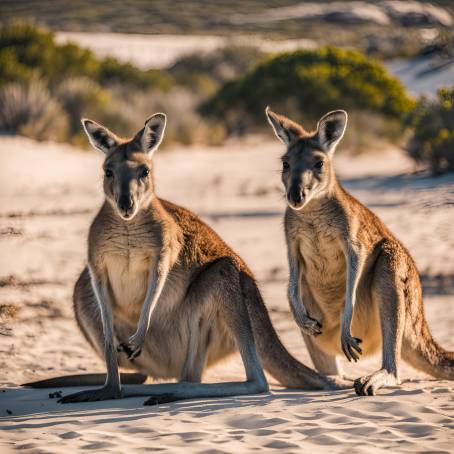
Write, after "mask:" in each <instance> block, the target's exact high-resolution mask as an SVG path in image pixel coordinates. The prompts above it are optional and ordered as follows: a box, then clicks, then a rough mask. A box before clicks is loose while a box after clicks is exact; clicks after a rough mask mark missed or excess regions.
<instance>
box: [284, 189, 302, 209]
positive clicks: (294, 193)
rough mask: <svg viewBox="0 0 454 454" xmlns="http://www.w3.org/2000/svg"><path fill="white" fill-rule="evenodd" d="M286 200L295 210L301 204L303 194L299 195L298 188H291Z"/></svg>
mask: <svg viewBox="0 0 454 454" xmlns="http://www.w3.org/2000/svg"><path fill="white" fill-rule="evenodd" d="M287 199H288V201H289V202H290V204H291V205H293V206H294V207H295V208H296V207H299V206H300V205H301V204H302V203H303V194H302V193H301V190H300V189H299V188H298V189H296V188H293V189H292V190H291V191H289V193H288V194H287Z"/></svg>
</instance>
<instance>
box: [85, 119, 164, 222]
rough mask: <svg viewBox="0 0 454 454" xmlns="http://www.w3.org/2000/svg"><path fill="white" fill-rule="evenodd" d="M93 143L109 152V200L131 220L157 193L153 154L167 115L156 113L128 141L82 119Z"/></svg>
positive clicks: (106, 163)
mask: <svg viewBox="0 0 454 454" xmlns="http://www.w3.org/2000/svg"><path fill="white" fill-rule="evenodd" d="M82 124H83V126H84V129H85V132H86V133H87V136H88V138H89V140H90V143H91V144H92V145H93V146H94V147H95V148H97V149H99V150H101V151H103V152H104V153H105V154H106V158H105V160H104V164H103V169H104V193H105V196H106V199H107V200H108V201H109V202H110V203H111V205H112V206H113V207H114V208H115V210H116V212H117V214H118V215H119V216H120V217H121V218H122V219H123V220H125V221H130V220H132V219H133V218H134V217H135V216H136V214H137V213H138V212H139V211H140V209H141V208H144V207H146V206H148V205H149V204H150V202H151V199H152V198H153V195H154V184H153V172H152V169H153V167H152V155H153V153H154V151H155V150H156V149H157V148H158V147H159V144H160V143H161V141H162V138H163V135H164V129H165V125H166V116H165V115H164V114H155V115H153V116H152V117H150V118H149V119H148V120H147V121H146V122H145V126H144V127H143V128H142V129H141V130H140V131H139V132H138V133H137V134H136V135H135V136H134V138H133V139H131V140H129V141H127V140H122V139H119V138H118V137H117V136H116V135H115V134H113V133H112V132H111V131H109V130H108V129H107V128H105V127H104V126H102V125H100V124H98V123H95V122H94V121H92V120H87V119H84V120H82Z"/></svg>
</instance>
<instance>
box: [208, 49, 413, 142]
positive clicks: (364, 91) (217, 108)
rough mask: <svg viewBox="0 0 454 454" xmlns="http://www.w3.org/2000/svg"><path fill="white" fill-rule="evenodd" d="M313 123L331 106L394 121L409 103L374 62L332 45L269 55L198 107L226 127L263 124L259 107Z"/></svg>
mask: <svg viewBox="0 0 454 454" xmlns="http://www.w3.org/2000/svg"><path fill="white" fill-rule="evenodd" d="M268 104H269V105H270V106H271V107H272V108H273V109H274V110H276V111H277V112H282V113H285V114H287V115H289V116H291V117H294V118H296V119H300V118H302V119H303V120H305V121H311V122H313V121H315V120H317V119H318V118H320V116H321V115H323V114H324V113H326V112H327V111H329V110H333V109H339V108H342V109H346V110H349V111H351V110H353V111H369V112H372V113H377V114H380V115H383V116H384V117H388V118H391V119H398V118H400V117H401V116H402V115H403V114H404V113H406V112H408V111H409V110H410V109H411V108H412V107H413V104H414V103H413V101H412V99H411V98H409V97H408V96H407V94H406V92H405V89H404V88H403V86H402V85H401V83H400V82H399V81H398V80H397V79H396V78H394V77H392V76H390V75H389V74H388V73H387V71H386V69H385V68H384V67H383V66H382V65H381V64H380V63H379V62H377V61H374V60H371V59H368V58H367V57H366V56H364V55H363V54H361V53H360V52H357V51H354V50H344V49H338V48H334V47H324V48H321V49H318V50H300V51H296V52H292V53H285V54H280V55H278V56H274V57H270V58H268V59H266V60H265V61H263V62H262V63H260V64H259V65H257V66H256V67H255V68H253V69H252V70H251V71H249V72H248V73H246V74H245V75H244V76H243V77H240V78H238V79H236V80H233V81H230V82H227V83H225V84H224V85H223V86H222V87H221V88H220V90H219V91H218V92H217V93H216V94H215V95H214V96H212V97H211V98H210V99H209V100H208V101H207V102H205V103H204V104H202V105H201V107H200V111H201V113H202V114H203V115H205V116H207V117H215V118H223V119H224V120H225V121H226V122H227V125H228V127H229V130H230V131H237V132H240V133H241V132H243V131H244V130H245V128H249V127H251V126H252V127H254V126H256V127H265V126H266V122H265V120H264V113H263V112H264V109H265V106H266V105H268Z"/></svg>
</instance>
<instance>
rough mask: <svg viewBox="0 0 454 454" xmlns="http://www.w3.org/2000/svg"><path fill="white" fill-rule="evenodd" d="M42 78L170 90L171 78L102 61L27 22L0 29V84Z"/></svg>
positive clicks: (127, 65)
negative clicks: (81, 80) (73, 79)
mask: <svg viewBox="0 0 454 454" xmlns="http://www.w3.org/2000/svg"><path fill="white" fill-rule="evenodd" d="M36 76H37V77H39V78H41V79H43V80H46V81H48V82H49V83H50V84H55V83H59V82H61V81H62V80H65V79H66V78H68V77H87V78H89V79H93V80H95V81H96V82H98V83H101V84H110V83H118V82H121V83H125V84H128V85H131V86H135V87H140V88H150V87H155V88H156V87H159V88H161V89H163V88H170V86H171V85H172V83H171V78H170V77H169V75H167V74H165V73H163V72H162V71H158V70H150V71H142V70H141V69H139V68H136V67H135V66H133V65H131V64H129V63H121V62H119V61H118V60H116V59H114V58H107V59H104V60H101V59H98V58H97V57H96V56H95V55H94V54H93V52H92V51H91V50H88V49H83V48H81V47H79V46H77V45H76V44H73V43H68V44H57V43H56V42H55V39H54V35H53V33H52V32H50V31H48V30H46V29H43V28H39V27H36V26H34V25H32V24H29V23H26V22H13V23H11V24H8V25H4V26H2V27H0V85H1V84H4V83H8V82H19V81H20V82H28V81H30V80H31V78H33V77H36Z"/></svg>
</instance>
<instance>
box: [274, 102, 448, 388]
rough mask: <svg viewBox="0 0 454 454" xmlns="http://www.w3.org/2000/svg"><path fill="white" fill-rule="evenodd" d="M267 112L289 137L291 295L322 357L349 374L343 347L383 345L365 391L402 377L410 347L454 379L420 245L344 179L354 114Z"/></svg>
mask: <svg viewBox="0 0 454 454" xmlns="http://www.w3.org/2000/svg"><path fill="white" fill-rule="evenodd" d="M267 115H268V118H269V121H270V123H271V124H272V126H273V128H274V129H275V132H276V134H277V135H278V137H279V138H280V139H281V140H282V141H283V142H284V143H285V144H286V146H287V151H286V153H285V154H284V156H283V158H282V159H283V162H284V170H283V173H282V181H283V184H284V187H285V189H286V193H287V201H288V205H289V206H288V208H287V210H286V213H285V234H286V239H287V246H288V255H289V265H290V277H291V278H290V284H289V300H290V304H291V308H292V310H293V313H294V315H295V319H296V321H297V322H298V324H299V325H300V327H301V329H302V331H303V333H304V337H305V340H306V344H307V345H308V348H309V351H310V353H311V356H312V359H313V360H314V364H315V366H316V367H317V368H318V369H319V371H321V372H323V373H329V374H333V373H339V368H338V364H337V361H336V356H337V355H339V354H342V353H344V354H345V355H346V357H347V358H348V359H349V360H354V361H356V360H357V359H358V358H359V356H360V354H361V353H362V354H363V355H369V354H372V353H374V352H376V351H377V350H379V349H380V348H382V355H383V364H382V369H381V370H379V371H377V372H375V373H374V374H372V375H370V376H366V377H362V378H360V379H358V380H357V381H356V382H355V389H356V391H357V393H358V394H361V395H365V394H374V393H375V392H376V391H377V390H378V389H379V388H380V387H382V386H385V385H390V384H394V383H398V382H399V376H398V365H399V361H400V357H401V355H402V356H403V358H404V359H405V360H406V361H408V362H409V363H410V364H411V365H412V366H414V367H416V368H418V369H420V370H422V371H424V372H426V373H428V374H430V375H432V376H434V377H437V378H444V379H451V380H452V379H454V353H453V352H447V351H446V350H444V349H443V348H441V347H440V346H439V345H438V344H437V343H436V342H435V341H434V339H433V337H432V335H431V334H430V331H429V328H428V325H427V322H426V320H425V318H424V309H423V302H422V291H421V283H420V279H419V274H418V271H417V269H416V265H415V263H414V261H413V259H412V257H411V255H410V253H409V252H408V251H407V249H406V248H405V247H404V246H403V245H402V244H401V243H400V241H399V240H397V239H396V237H395V236H394V235H393V234H392V233H391V232H390V231H389V229H388V228H387V227H386V226H385V225H384V224H383V223H382V221H381V220H380V219H379V218H378V217H377V216H376V215H375V214H374V213H372V212H371V211H370V210H369V209H368V208H366V207H365V206H364V205H362V204H361V203H360V202H359V201H358V200H356V199H355V198H354V197H352V196H351V195H350V194H349V193H348V192H347V191H346V190H345V189H344V188H343V187H342V185H341V184H340V183H339V182H338V181H337V178H336V175H335V172H334V168H333V164H332V156H333V153H334V150H335V146H336V144H337V143H338V142H339V140H340V139H341V138H342V135H343V132H344V130H345V126H346V120H347V117H346V113H345V112H343V111H336V112H332V113H329V114H327V115H325V116H324V117H323V118H322V119H321V120H320V122H319V125H318V128H317V130H316V131H315V132H313V133H306V132H305V131H301V132H298V130H297V129H296V128H295V127H292V129H291V131H290V132H289V131H288V130H287V129H286V124H287V122H286V121H285V117H283V116H280V115H277V114H274V113H273V112H271V111H269V110H267ZM300 128H301V129H302V127H300ZM295 131H297V132H296V133H295ZM320 162H323V164H322V166H320V164H319V163H320ZM318 167H320V168H318ZM292 279H293V281H292ZM353 336H354V337H353ZM361 340H362V342H361Z"/></svg>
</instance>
